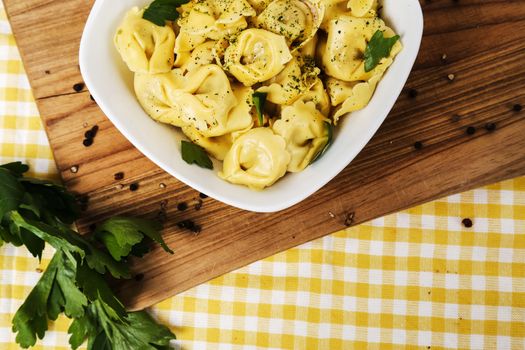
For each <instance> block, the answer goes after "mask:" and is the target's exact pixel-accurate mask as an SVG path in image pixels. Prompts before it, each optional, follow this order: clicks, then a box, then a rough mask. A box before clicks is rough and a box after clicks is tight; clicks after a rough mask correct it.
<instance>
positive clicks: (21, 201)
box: [0, 163, 174, 350]
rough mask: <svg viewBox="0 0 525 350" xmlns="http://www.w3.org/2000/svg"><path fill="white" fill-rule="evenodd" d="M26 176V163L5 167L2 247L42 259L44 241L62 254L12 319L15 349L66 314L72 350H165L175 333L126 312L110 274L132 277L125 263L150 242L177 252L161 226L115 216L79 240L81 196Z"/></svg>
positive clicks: (0, 200) (1, 169) (0, 177)
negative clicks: (23, 249)
mask: <svg viewBox="0 0 525 350" xmlns="http://www.w3.org/2000/svg"><path fill="white" fill-rule="evenodd" d="M26 171H27V166H24V165H23V164H21V163H10V164H7V165H5V166H0V212H1V213H2V217H1V218H0V244H2V243H3V242H9V243H12V244H15V245H17V246H19V245H25V246H26V248H27V249H28V250H29V251H30V252H31V253H32V254H33V255H34V256H37V257H39V258H41V256H42V250H43V249H44V244H45V243H49V244H51V245H52V246H53V247H54V248H55V249H56V252H55V255H54V256H53V259H52V260H51V262H50V264H49V266H48V268H47V269H46V271H45V272H44V273H43V274H42V277H41V278H40V280H39V281H38V283H37V284H36V285H35V287H34V288H33V290H32V291H31V293H30V294H29V296H28V297H27V299H26V300H25V302H24V303H23V304H22V306H21V307H20V308H19V310H18V311H17V312H16V314H15V316H14V318H13V331H14V332H16V333H17V335H16V341H17V343H18V344H20V346H22V347H23V348H27V347H30V346H33V345H34V344H35V343H36V340H37V339H42V338H43V337H44V335H45V332H46V330H47V324H48V321H49V320H56V319H57V317H58V316H59V314H61V313H64V314H65V315H66V316H67V317H69V318H73V319H74V321H73V323H72V324H71V327H70V329H69V333H71V338H70V344H71V346H72V348H74V349H76V348H77V347H79V346H80V345H81V344H82V343H83V342H84V340H86V339H87V340H88V349H91V350H101V349H107V350H135V349H137V350H142V349H151V350H158V349H167V348H168V344H169V340H170V339H173V338H174V335H173V334H172V333H171V332H170V331H169V329H167V328H165V327H163V326H160V325H158V324H157V323H156V322H155V321H154V320H153V319H151V318H150V317H149V316H148V315H147V314H145V313H144V314H142V313H137V314H135V313H128V312H126V310H125V308H124V305H123V304H122V302H120V300H119V299H118V298H117V297H116V295H115V294H114V293H113V292H112V290H111V288H110V286H109V284H108V282H107V280H106V279H105V276H104V274H106V273H110V274H111V275H113V277H115V278H130V277H131V274H130V271H129V268H128V266H127V265H126V260H127V257H128V256H129V255H130V254H136V255H138V254H145V252H146V251H147V250H148V249H149V247H148V245H149V244H150V243H151V242H152V241H156V242H158V243H159V244H160V245H161V246H162V247H163V248H164V249H165V250H166V251H168V252H170V253H173V252H172V251H171V250H170V249H169V248H168V247H167V246H166V244H165V242H164V241H163V240H162V237H161V235H160V232H159V231H160V228H161V225H160V224H158V223H154V222H151V221H148V220H143V219H133V218H124V217H117V218H113V219H110V220H108V221H106V222H105V223H103V224H102V225H100V226H99V228H98V229H97V231H96V234H95V235H93V236H92V237H85V236H80V235H78V234H77V233H76V232H75V231H73V230H72V229H71V227H70V225H69V224H70V223H71V222H73V221H74V220H75V219H77V218H78V216H79V211H78V206H77V204H76V201H75V197H74V196H72V195H71V194H70V193H69V192H67V190H66V189H64V188H63V187H61V186H58V185H55V184H53V183H50V182H48V181H42V180H37V179H29V178H25V177H24V176H23V175H24V173H25V172H26ZM100 243H102V244H103V246H104V247H102V249H99V248H100V246H101V244H100ZM104 248H105V249H104ZM133 323H135V324H133Z"/></svg>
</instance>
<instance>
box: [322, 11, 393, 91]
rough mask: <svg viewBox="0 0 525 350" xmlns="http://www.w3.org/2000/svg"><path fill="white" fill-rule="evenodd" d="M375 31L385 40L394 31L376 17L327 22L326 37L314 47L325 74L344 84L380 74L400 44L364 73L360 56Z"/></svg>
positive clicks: (341, 18)
mask: <svg viewBox="0 0 525 350" xmlns="http://www.w3.org/2000/svg"><path fill="white" fill-rule="evenodd" d="M378 30H379V31H383V32H384V35H385V36H386V37H392V36H394V32H393V31H392V30H391V29H390V28H388V27H386V25H385V22H383V20H381V19H380V18H378V17H375V18H357V17H351V16H339V17H337V18H336V19H333V20H331V21H330V23H329V24H328V36H327V38H326V40H323V41H322V44H321V45H319V46H318V52H319V56H320V57H321V61H322V68H323V70H324V71H325V72H326V74H327V75H329V76H331V77H334V78H337V79H340V80H344V81H356V80H368V79H370V78H371V77H372V76H374V75H377V74H380V73H382V72H384V71H385V70H386V69H387V68H388V66H390V64H392V62H393V58H394V57H395V55H396V54H397V53H398V52H399V51H400V49H401V44H399V42H398V43H396V44H395V45H394V47H393V48H392V51H391V52H390V56H389V57H387V58H383V60H382V61H381V63H380V64H379V65H378V66H377V67H376V68H375V69H374V70H372V71H371V72H365V68H364V65H365V64H364V53H365V50H366V47H367V44H368V42H369V41H370V39H371V38H372V36H373V35H374V33H375V32H376V31H378Z"/></svg>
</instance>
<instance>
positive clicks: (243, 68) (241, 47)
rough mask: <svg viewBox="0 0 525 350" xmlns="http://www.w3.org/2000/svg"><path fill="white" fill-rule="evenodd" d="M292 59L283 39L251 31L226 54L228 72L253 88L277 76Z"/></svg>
mask: <svg viewBox="0 0 525 350" xmlns="http://www.w3.org/2000/svg"><path fill="white" fill-rule="evenodd" d="M291 59H292V55H291V53H290V50H289V49H288V46H287V44H286V41H285V39H284V37H283V36H281V35H277V34H274V33H272V32H269V31H267V30H264V29H256V28H250V29H246V30H244V31H242V32H241V34H239V36H237V37H236V38H235V40H234V41H233V42H230V45H229V46H228V47H227V48H226V50H225V51H224V69H226V70H227V71H228V72H230V73H231V74H232V75H233V76H234V77H235V78H237V80H239V81H240V82H241V83H243V84H244V85H246V86H252V85H253V84H255V83H260V82H263V81H265V80H268V79H270V78H272V77H274V76H275V75H276V74H278V73H279V72H280V71H281V70H283V68H284V65H285V64H286V63H288V62H289V61H290V60H291Z"/></svg>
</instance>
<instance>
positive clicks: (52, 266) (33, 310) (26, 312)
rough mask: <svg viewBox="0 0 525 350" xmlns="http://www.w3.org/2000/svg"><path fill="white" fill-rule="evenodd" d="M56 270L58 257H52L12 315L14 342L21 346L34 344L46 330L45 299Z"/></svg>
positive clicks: (25, 346) (47, 296)
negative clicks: (15, 333) (14, 333)
mask: <svg viewBox="0 0 525 350" xmlns="http://www.w3.org/2000/svg"><path fill="white" fill-rule="evenodd" d="M57 270H58V259H55V258H53V259H52V260H51V262H50V263H49V266H48V267H47V269H46V271H45V272H44V273H43V274H42V277H40V280H39V281H38V283H37V284H36V286H35V287H34V288H33V290H32V291H31V293H29V296H28V297H27V298H26V300H25V301H24V303H23V304H22V306H20V308H19V309H18V311H17V312H16V314H15V316H14V317H13V332H17V333H18V334H17V335H16V342H17V343H18V344H20V346H21V347H23V348H28V347H30V346H33V345H35V343H36V338H37V337H38V338H39V339H42V338H43V337H44V334H45V331H46V330H47V316H46V314H47V301H48V299H49V295H50V293H51V289H52V287H53V283H54V280H55V276H56V273H57Z"/></svg>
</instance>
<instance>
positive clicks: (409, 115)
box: [4, 0, 525, 309]
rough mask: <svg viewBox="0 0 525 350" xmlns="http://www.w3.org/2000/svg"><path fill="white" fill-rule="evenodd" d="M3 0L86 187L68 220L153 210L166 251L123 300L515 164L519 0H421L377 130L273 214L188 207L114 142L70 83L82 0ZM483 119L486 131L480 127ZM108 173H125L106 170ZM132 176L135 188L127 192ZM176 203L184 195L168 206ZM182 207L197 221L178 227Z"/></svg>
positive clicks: (523, 45)
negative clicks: (79, 212) (408, 59)
mask: <svg viewBox="0 0 525 350" xmlns="http://www.w3.org/2000/svg"><path fill="white" fill-rule="evenodd" d="M4 3H5V5H6V8H7V12H8V14H9V17H10V20H11V24H12V26H13V30H14V33H15V36H16V39H17V43H18V45H19V48H20V51H21V53H22V57H23V60H24V63H25V68H26V71H27V73H28V75H29V78H30V81H31V84H32V87H33V90H34V95H35V98H36V100H37V103H38V107H39V109H40V112H41V114H42V119H43V121H44V125H45V128H46V130H47V133H48V136H49V139H50V142H51V146H52V148H53V152H54V155H55V158H56V162H57V165H58V167H59V169H60V173H61V175H62V178H63V179H64V182H65V184H66V186H67V187H68V188H69V189H70V190H72V191H75V192H78V193H79V194H83V195H87V196H89V203H88V204H87V210H86V211H85V213H84V216H83V218H82V219H81V220H80V221H79V222H78V225H79V228H80V230H81V231H82V232H88V231H89V225H90V224H92V223H96V222H99V221H100V220H102V219H104V218H107V217H109V216H112V215H117V214H129V215H139V216H145V217H160V218H161V219H163V220H165V230H164V237H165V239H166V241H167V242H168V244H169V245H170V246H171V247H173V249H174V250H175V254H174V255H172V256H170V255H167V254H165V253H163V252H161V251H160V250H159V249H156V250H155V251H154V252H153V253H152V254H149V255H148V256H147V257H146V258H145V259H143V260H141V261H140V263H138V262H135V263H134V266H133V269H134V271H136V273H137V274H138V276H140V277H142V279H141V278H137V280H138V281H136V280H131V281H127V282H123V283H121V284H119V285H118V289H119V293H120V295H121V296H122V297H123V298H124V300H125V301H126V303H127V305H128V306H129V307H130V308H132V309H138V308H143V307H146V306H149V305H152V304H154V303H156V302H158V301H160V300H162V299H164V298H167V297H169V296H172V295H174V294H176V293H179V292H182V291H184V290H186V289H188V288H190V287H193V286H195V285H198V284H200V283H203V282H205V281H208V280H210V279H211V278H213V277H216V276H219V275H221V274H224V273H226V272H228V271H231V270H233V269H236V268H239V267H241V266H244V265H246V264H248V263H250V262H253V261H256V260H259V259H262V258H264V257H267V256H269V255H272V254H275V253H277V252H280V251H282V250H285V249H288V248H291V247H293V246H296V245H298V244H301V243H304V242H306V241H310V240H312V239H315V238H318V237H321V236H323V235H326V234H328V233H330V232H334V231H336V230H340V229H343V228H345V221H346V224H357V223H361V222H364V221H368V220H370V219H373V218H376V217H379V216H382V215H385V214H388V213H392V212H396V211H399V210H401V209H404V208H408V207H412V206H414V205H416V204H420V203H423V202H427V201H430V200H433V199H436V198H440V197H443V196H445V195H448V194H452V193H456V192H460V191H465V190H468V189H471V188H474V187H478V186H481V185H485V184H489V183H494V182H497V181H500V180H503V179H507V178H512V177H516V176H519V175H523V174H525V111H523V112H520V111H518V109H519V104H521V105H525V64H524V62H525V5H524V3H523V0H514V1H512V0H506V1H501V0H498V1H496V0H492V1H489V0H462V1H451V0H441V1H439V0H433V1H429V0H427V1H422V5H423V8H424V13H425V22H426V27H425V36H424V39H423V43H422V46H421V52H420V54H419V57H418V60H417V63H416V65H415V68H414V71H413V73H412V75H411V77H410V79H409V81H408V83H407V87H406V89H405V91H404V93H403V94H402V95H401V96H400V97H399V99H398V101H397V104H396V105H395V107H394V109H393V110H392V112H391V113H390V115H389V117H388V118H387V119H386V121H385V123H384V124H383V126H382V127H381V129H380V130H379V132H378V133H377V135H376V136H375V137H374V138H373V140H372V141H371V142H370V144H369V145H368V146H367V147H366V148H365V149H364V150H363V151H362V152H361V154H360V155H359V156H358V157H357V159H355V160H354V162H352V164H350V166H348V167H347V168H346V169H345V170H344V171H343V172H342V173H341V174H340V175H339V176H337V177H336V178H335V179H334V180H333V181H331V182H330V183H329V184H328V185H326V186H325V187H324V188H323V189H321V190H320V191H318V192H317V193H316V194H315V195H313V196H312V197H310V198H309V199H307V200H305V201H304V202H302V203H301V204H298V205H296V206H294V207H293V208H291V209H288V210H285V211H283V212H279V213H275V214H255V213H250V212H246V211H242V210H238V209H235V208H232V207H229V206H227V205H224V204H221V203H219V202H217V201H215V200H213V199H210V198H208V199H205V200H204V201H203V205H202V208H201V209H200V210H198V211H197V210H195V209H194V204H195V203H197V202H198V198H199V193H197V192H196V191H195V190H193V189H191V188H189V187H187V186H185V185H184V184H182V183H180V182H178V181H177V180H176V179H174V178H172V177H171V176H169V175H168V174H166V173H165V172H164V171H162V170H161V169H159V168H158V167H157V166H155V165H154V164H153V163H152V162H150V161H149V160H148V159H146V158H145V157H144V156H143V155H142V154H141V153H140V152H138V151H137V150H136V149H135V148H134V147H133V146H132V145H131V144H130V143H129V142H128V141H126V139H125V138H124V137H123V136H122V135H121V134H120V133H119V132H118V131H117V130H116V129H115V127H114V126H113V125H112V124H111V123H110V122H109V121H108V119H107V118H106V117H105V116H104V114H103V113H102V112H101V111H100V109H99V108H98V107H97V104H96V103H95V102H94V101H92V100H91V99H90V95H89V92H88V91H87V90H86V89H85V88H84V89H82V91H81V92H76V91H75V90H74V88H73V86H74V85H75V84H78V83H81V82H82V77H81V75H80V72H79V68H78V57H77V53H78V47H79V41H80V36H81V33H82V29H83V27H84V23H85V21H86V18H87V16H88V13H89V11H90V8H91V6H92V3H93V0H61V1H52V0H25V1H19V0H4ZM101 40H108V41H109V40H111V38H101ZM416 95H417V96H416ZM490 123H494V124H495V127H496V130H493V131H490V130H487V128H486V126H487V124H490ZM93 125H98V126H99V128H100V130H99V132H98V135H97V136H96V138H95V142H94V144H93V145H92V146H91V147H88V148H86V147H84V146H83V144H82V141H83V139H84V133H85V132H86V130H88V129H89V128H91V127H92V126H93ZM488 129H491V128H490V127H489V128H488ZM467 131H469V132H467ZM416 142H421V144H420V145H422V148H420V149H418V148H419V147H415V144H416ZM418 145H419V144H418ZM73 166H78V172H76V173H73V172H71V170H70V169H71V167H73ZM117 172H124V174H125V178H124V179H123V180H121V181H116V180H115V179H114V174H115V173H117ZM131 183H138V184H139V186H140V187H139V189H138V190H137V191H134V192H132V191H130V190H129V185H130V184H131ZM120 184H122V185H124V187H123V188H120V186H118V185H120ZM160 184H164V185H165V188H161V185H160ZM179 203H186V204H189V208H188V209H187V210H185V211H179V210H177V207H178V204H179ZM352 218H353V219H352ZM185 219H191V220H194V222H195V223H197V224H198V225H200V226H201V227H202V232H201V233H200V234H198V235H194V234H192V233H190V232H188V231H185V230H183V229H180V228H178V226H177V223H178V222H180V221H181V220H185ZM351 219H352V220H351Z"/></svg>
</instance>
